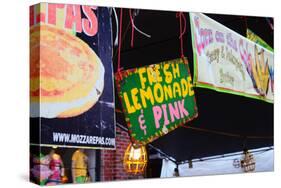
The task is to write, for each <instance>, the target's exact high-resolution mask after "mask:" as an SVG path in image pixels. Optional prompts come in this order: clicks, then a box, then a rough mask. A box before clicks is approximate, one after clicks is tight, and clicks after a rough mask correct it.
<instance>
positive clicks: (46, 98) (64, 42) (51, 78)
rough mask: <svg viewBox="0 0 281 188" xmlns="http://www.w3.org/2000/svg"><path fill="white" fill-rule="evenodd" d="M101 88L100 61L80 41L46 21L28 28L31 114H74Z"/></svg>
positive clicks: (93, 101) (90, 103)
mask: <svg viewBox="0 0 281 188" xmlns="http://www.w3.org/2000/svg"><path fill="white" fill-rule="evenodd" d="M103 88H104V67H103V64H102V62H101V60H100V58H99V57H98V56H97V54H96V53H95V52H94V51H93V50H92V49H91V48H90V47H89V46H88V45H87V44H86V43H85V42H84V41H82V40H81V39H79V38H78V37H76V36H75V35H73V34H71V33H70V32H68V31H66V30H63V29H59V28H57V27H54V26H50V25H47V24H40V25H38V26H33V27H32V28H31V29H30V103H31V108H30V109H33V110H32V111H31V112H30V115H31V117H44V118H67V117H74V116H78V115H80V114H82V113H84V112H86V111H87V110H89V109H90V108H91V107H93V106H94V105H95V104H96V103H97V101H98V100H99V98H100V96H101V94H102V92H103ZM35 109H37V110H35Z"/></svg>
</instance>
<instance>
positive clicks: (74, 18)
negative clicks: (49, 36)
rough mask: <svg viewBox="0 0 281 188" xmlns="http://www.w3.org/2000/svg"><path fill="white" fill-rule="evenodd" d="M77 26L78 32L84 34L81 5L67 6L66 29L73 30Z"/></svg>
mask: <svg viewBox="0 0 281 188" xmlns="http://www.w3.org/2000/svg"><path fill="white" fill-rule="evenodd" d="M73 24H75V29H76V32H78V33H81V32H82V24H81V11H80V5H67V8H66V20H65V28H68V29H72V27H73Z"/></svg>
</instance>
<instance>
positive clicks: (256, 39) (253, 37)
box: [247, 28, 273, 52]
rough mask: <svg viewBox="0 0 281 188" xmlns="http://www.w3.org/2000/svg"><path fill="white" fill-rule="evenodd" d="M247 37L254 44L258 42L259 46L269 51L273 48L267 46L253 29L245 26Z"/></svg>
mask: <svg viewBox="0 0 281 188" xmlns="http://www.w3.org/2000/svg"><path fill="white" fill-rule="evenodd" d="M247 38H248V39H249V40H251V41H253V42H254V43H256V44H259V45H260V46H262V47H264V48H266V49H268V50H269V51H271V52H273V49H272V48H271V46H269V45H268V44H267V43H266V42H265V41H264V40H263V39H262V38H260V37H259V36H258V35H256V34H255V33H254V32H253V31H251V30H250V29H249V28H247Z"/></svg>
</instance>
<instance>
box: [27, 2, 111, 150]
mask: <svg viewBox="0 0 281 188" xmlns="http://www.w3.org/2000/svg"><path fill="white" fill-rule="evenodd" d="M111 32H112V27H111V16H110V12H109V9H108V8H102V7H95V6H86V5H71V4H52V3H40V4H37V5H34V6H31V7H30V131H31V132H30V135H31V144H34V145H40V146H59V147H78V148H93V149H94V148H95V149H98V148H103V149H115V110H114V80H113V67H112V33H111Z"/></svg>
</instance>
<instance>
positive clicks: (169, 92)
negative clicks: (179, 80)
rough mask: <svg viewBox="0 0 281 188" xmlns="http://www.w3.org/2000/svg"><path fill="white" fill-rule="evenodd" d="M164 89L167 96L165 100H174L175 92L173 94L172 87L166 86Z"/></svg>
mask: <svg viewBox="0 0 281 188" xmlns="http://www.w3.org/2000/svg"><path fill="white" fill-rule="evenodd" d="M163 89H164V94H165V100H168V97H169V98H170V99H172V98H173V92H172V87H171V85H168V86H166V85H164V86H163Z"/></svg>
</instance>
